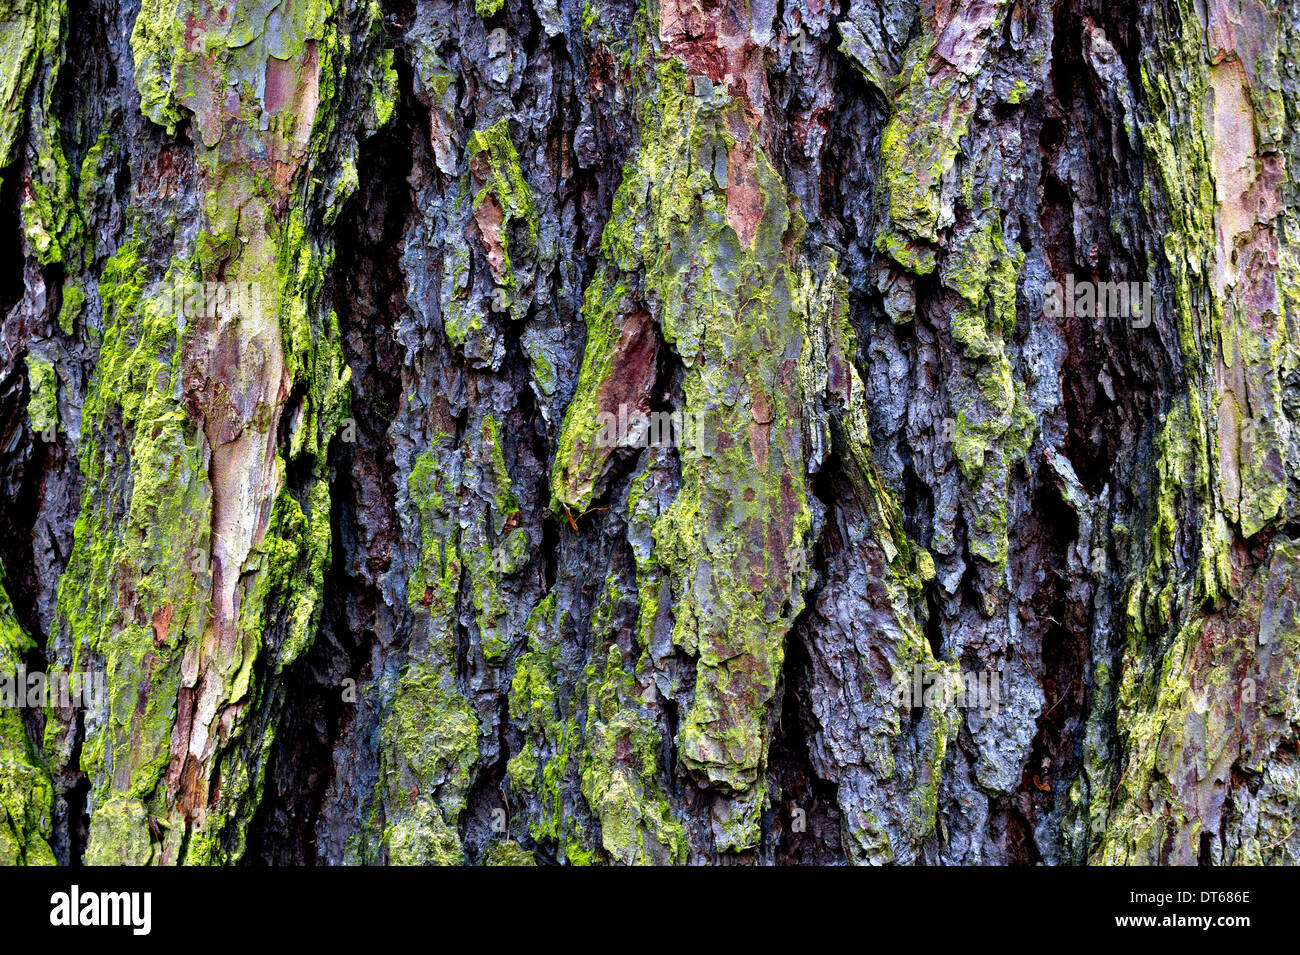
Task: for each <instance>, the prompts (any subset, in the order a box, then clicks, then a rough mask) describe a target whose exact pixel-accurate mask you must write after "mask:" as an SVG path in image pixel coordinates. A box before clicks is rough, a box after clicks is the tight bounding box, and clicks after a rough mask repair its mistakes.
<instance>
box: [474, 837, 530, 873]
mask: <svg viewBox="0 0 1300 955" xmlns="http://www.w3.org/2000/svg"><path fill="white" fill-rule="evenodd" d="M483 865H492V866H499V865H506V866H511V865H513V866H519V865H523V866H529V865H531V866H535V865H537V860H536V859H534V858H533V854H532V853H531V852H529V851H528V850H527V849H525V848H524V847H523V846H521V845H520V844H519V843H517V842H512V841H510V840H508V839H505V840H499V839H494V840H492V842H491V843H489V844H488V847H487V849H486V850H484V852H483Z"/></svg>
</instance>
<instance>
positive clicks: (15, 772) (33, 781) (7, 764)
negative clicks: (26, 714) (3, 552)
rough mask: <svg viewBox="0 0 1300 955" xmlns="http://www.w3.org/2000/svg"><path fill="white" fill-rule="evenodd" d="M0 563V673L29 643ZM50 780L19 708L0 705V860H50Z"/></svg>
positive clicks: (12, 666)
mask: <svg viewBox="0 0 1300 955" xmlns="http://www.w3.org/2000/svg"><path fill="white" fill-rule="evenodd" d="M31 647H32V640H31V638H30V637H28V636H27V634H26V632H25V631H24V630H23V628H22V626H21V625H20V624H19V622H18V619H17V617H16V616H15V615H14V608H13V604H12V603H11V602H10V600H9V594H8V592H7V590H6V584H5V574H4V568H3V567H0V675H6V676H8V677H9V678H10V679H12V678H13V677H14V675H15V674H16V673H17V671H18V668H19V665H20V664H21V662H22V654H23V653H24V652H26V651H27V650H29V649H31ZM53 831H54V785H53V782H52V781H51V779H50V774H49V770H48V769H47V768H46V765H45V762H44V760H42V759H41V756H40V753H39V752H37V751H36V749H35V748H34V747H33V746H32V744H31V740H30V739H29V738H28V736H27V730H26V728H25V727H24V726H23V717H22V712H21V711H20V710H18V709H15V708H11V707H8V706H3V705H0V865H5V866H15V865H54V864H55V860H54V853H53V852H52V851H51V849H50V845H49V839H50V838H51V837H52V836H53Z"/></svg>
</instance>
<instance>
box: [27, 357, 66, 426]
mask: <svg viewBox="0 0 1300 955" xmlns="http://www.w3.org/2000/svg"><path fill="white" fill-rule="evenodd" d="M27 388H28V398H27V418H28V420H29V421H31V425H32V431H34V432H36V433H37V434H42V433H45V432H47V431H48V432H50V433H53V432H54V431H56V430H58V427H59V377H58V373H57V372H56V371H55V370H54V366H53V365H52V364H50V362H48V361H46V360H45V359H44V358H41V357H40V356H39V355H35V354H31V353H29V354H28V355H27Z"/></svg>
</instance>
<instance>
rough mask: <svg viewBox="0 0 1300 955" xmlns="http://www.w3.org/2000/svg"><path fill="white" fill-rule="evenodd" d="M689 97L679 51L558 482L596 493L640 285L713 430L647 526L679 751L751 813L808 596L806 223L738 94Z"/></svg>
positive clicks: (596, 294) (618, 213)
mask: <svg viewBox="0 0 1300 955" xmlns="http://www.w3.org/2000/svg"><path fill="white" fill-rule="evenodd" d="M693 93H694V91H693V85H692V83H691V82H690V80H689V79H688V77H687V76H686V73H685V69H684V68H683V66H682V65H681V64H680V63H679V62H677V61H675V60H670V61H667V62H663V63H660V64H657V65H656V66H655V67H654V68H653V72H652V74H651V81H650V82H649V83H648V85H647V87H646V90H645V94H644V97H643V99H642V100H641V101H640V102H639V104H638V106H639V115H640V119H641V123H642V135H641V142H640V145H639V149H638V152H637V154H636V158H635V159H634V160H633V161H632V162H631V163H630V164H629V166H628V167H627V168H626V169H625V170H624V178H623V184H622V186H621V187H620V188H619V190H618V192H617V193H616V194H615V197H614V204H613V210H612V214H611V216H610V220H609V222H608V224H607V226H606V228H605V231H604V233H603V235H602V238H601V249H602V255H603V259H604V265H603V268H602V270H601V271H600V272H598V275H597V278H596V279H595V280H594V282H593V284H592V286H591V287H590V288H589V289H588V290H587V297H586V301H585V305H584V314H585V316H586V317H587V321H588V329H589V333H588V346H587V351H586V354H585V356H584V361H583V372H582V375H581V377H580V382H579V389H578V393H577V394H576V395H575V397H574V403H573V405H572V406H571V410H570V412H569V414H567V415H566V421H565V429H564V432H563V435H562V443H561V447H560V453H559V455H558V456H557V465H556V469H555V471H553V473H552V489H553V493H554V496H555V498H556V500H558V501H560V502H566V501H568V502H572V503H579V502H583V501H586V500H589V499H590V494H591V484H592V474H593V473H594V472H595V471H596V468H594V467H593V466H592V462H593V460H594V456H593V455H591V454H590V453H589V452H588V451H586V450H584V448H586V447H589V446H590V442H589V441H588V440H587V437H588V436H589V433H590V430H591V429H592V428H593V427H594V425H595V421H594V417H595V416H594V415H593V414H591V409H592V408H593V407H594V400H595V391H596V389H597V388H598V387H599V382H601V381H602V379H603V375H604V371H603V369H605V368H606V367H608V365H607V363H608V362H609V360H610V349H611V348H612V346H613V343H614V342H616V341H617V335H618V323H617V322H615V321H613V318H614V316H616V315H618V314H619V312H620V309H621V308H622V307H623V306H622V304H621V302H620V299H621V298H622V296H623V295H624V294H625V290H629V289H633V288H639V290H640V291H639V294H638V297H639V298H640V299H641V300H642V302H643V305H644V307H646V308H647V309H648V310H649V311H650V313H651V314H652V315H653V316H654V317H655V319H656V320H657V322H658V325H659V328H660V330H661V332H662V334H663V338H664V340H665V341H666V342H667V343H668V344H669V346H671V347H672V348H674V349H675V350H676V352H677V353H678V355H679V356H680V357H681V360H682V362H683V364H684V366H685V369H686V372H685V376H684V380H683V393H684V409H683V410H684V411H685V412H686V413H687V414H690V415H692V416H698V418H697V420H700V421H702V422H703V433H704V439H703V444H704V446H703V447H702V448H701V449H698V450H699V452H700V453H698V454H686V455H683V461H682V487H681V491H680V493H679V494H678V496H677V498H676V500H675V501H674V502H673V504H672V505H671V507H670V508H669V509H668V510H667V512H665V513H663V514H662V515H660V516H659V518H658V519H657V521H656V524H655V527H654V531H653V542H654V543H653V547H654V559H655V560H656V561H657V562H658V563H659V564H660V565H661V566H662V567H663V569H664V571H665V572H666V578H667V580H668V582H669V584H670V586H671V587H672V588H673V592H674V597H675V602H676V606H677V608H678V612H677V617H676V620H675V623H674V628H673V639H674V641H675V642H676V643H677V644H678V645H680V646H681V647H682V648H683V649H684V651H685V652H686V653H688V654H691V655H694V656H696V657H697V668H696V686H695V693H694V701H693V703H692V705H691V706H690V707H689V708H688V710H687V712H686V714H685V719H684V720H683V723H682V726H681V730H680V735H679V751H680V754H681V758H682V761H683V763H684V764H685V765H686V766H687V767H688V768H690V769H692V770H694V771H696V772H698V773H699V774H701V775H702V776H703V777H704V778H706V779H707V780H709V781H710V782H711V783H713V784H715V785H718V786H720V787H723V788H724V789H725V790H728V791H730V792H733V793H739V794H743V795H741V796H740V797H738V801H737V806H739V805H740V804H741V803H744V804H746V805H748V806H750V807H751V810H752V808H753V807H756V806H757V805H759V804H760V803H761V795H756V794H758V793H759V791H760V790H761V776H762V767H763V765H764V763H765V759H766V751H767V728H766V727H767V722H768V720H767V717H768V712H767V709H768V704H769V703H770V701H771V699H772V696H773V694H774V692H775V686H776V681H777V678H778V674H779V672H780V668H781V664H782V659H783V655H784V639H785V634H786V632H787V630H788V629H789V626H790V624H791V622H792V621H793V619H794V617H795V616H796V615H797V614H798V613H799V611H800V609H801V608H802V606H803V596H802V588H803V583H804V580H805V576H806V569H805V567H804V565H803V563H802V553H803V550H804V547H805V539H806V537H807V535H808V532H809V528H810V524H811V518H810V512H809V510H808V507H807V503H806V490H805V488H804V485H803V474H804V466H803V448H802V422H801V420H800V417H799V412H798V409H800V408H801V407H802V406H803V395H802V392H801V391H800V385H799V383H798V381H797V380H796V379H794V378H793V377H792V376H789V375H787V374H786V373H785V372H784V371H783V369H784V368H787V367H789V366H788V365H787V364H786V363H787V362H797V361H798V358H799V355H800V350H801V347H802V326H801V318H800V316H799V315H798V313H797V312H796V311H795V310H794V309H793V308H792V304H791V299H792V271H791V264H792V263H791V259H790V256H789V254H788V253H787V251H786V250H787V249H788V248H790V247H792V246H793V247H797V245H798V240H799V238H800V236H801V233H802V228H803V224H802V222H801V221H800V220H799V219H798V217H797V215H794V214H792V212H791V204H790V203H789V201H788V196H787V193H786V190H785V188H784V185H783V184H782V182H781V179H780V176H779V175H778V174H777V173H776V171H775V170H774V169H773V168H772V166H771V164H770V163H769V161H768V159H767V157H766V156H765V154H764V153H763V150H762V145H761V142H760V141H759V139H758V137H757V135H756V134H755V133H754V132H753V130H752V129H751V128H750V126H749V124H748V121H747V119H746V117H745V114H744V110H743V107H742V106H741V104H739V103H737V102H733V101H731V100H729V99H728V98H727V97H726V95H725V93H723V92H722V91H721V90H720V89H715V90H714V93H713V96H712V97H711V98H707V99H706V98H705V97H702V96H696V95H693ZM732 163H746V164H747V168H746V169H745V176H746V177H748V181H752V182H753V184H754V188H755V190H756V193H755V194H753V196H752V202H753V204H754V206H756V207H757V209H758V213H757V214H756V215H755V214H754V213H753V212H752V211H750V210H752V209H753V206H751V207H750V208H749V210H746V211H744V212H742V211H741V208H740V206H739V205H738V204H737V202H736V200H737V198H738V197H736V196H735V195H734V194H733V196H731V197H729V196H728V194H727V191H726V188H725V187H724V186H722V185H720V183H722V182H725V181H732V182H737V181H738V180H737V178H734V177H732V176H730V175H728V176H727V177H725V178H723V177H720V176H719V174H717V172H716V170H719V169H722V168H725V167H726V166H728V165H729V164H732ZM736 188H739V186H737V187H736ZM729 206H730V208H729ZM729 212H730V216H729V214H728V213H729ZM737 229H739V230H740V231H737ZM741 817H743V819H744V822H743V823H742V824H739V825H738V827H737V829H736V830H735V833H734V835H735V841H734V842H730V843H729V844H728V845H727V846H725V847H724V848H736V849H740V848H745V847H748V846H749V845H752V844H753V843H754V842H755V841H756V840H757V837H758V830H757V814H756V813H755V812H753V811H750V810H747V811H745V812H744V813H741V814H740V815H739V816H738V818H741Z"/></svg>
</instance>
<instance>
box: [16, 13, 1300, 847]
mask: <svg viewBox="0 0 1300 955" xmlns="http://www.w3.org/2000/svg"><path fill="white" fill-rule="evenodd" d="M6 4H7V6H8V8H9V9H7V10H6V13H7V14H8V16H7V17H6V19H5V20H4V22H3V23H2V24H0V54H2V56H3V71H4V72H3V87H2V88H0V93H2V94H3V95H0V175H2V177H3V183H2V185H0V208H3V210H4V213H5V215H6V216H8V217H10V218H6V219H5V220H4V222H5V225H4V229H3V236H2V238H0V316H2V317H3V346H4V347H3V348H2V349H0V495H2V496H3V503H2V505H0V565H2V567H3V577H0V671H3V672H6V673H15V674H17V672H18V671H19V670H20V669H22V668H25V670H26V671H27V672H29V673H31V672H38V671H39V672H44V673H46V674H54V673H56V672H62V671H65V670H66V671H73V672H76V673H81V674H88V675H90V676H91V677H93V676H95V675H100V676H102V685H103V692H102V693H100V694H97V695H96V694H88V695H87V699H85V700H83V701H82V702H81V704H80V705H77V701H75V700H74V701H73V705H55V704H53V703H49V702H48V701H46V704H45V705H38V706H31V705H28V706H21V705H11V706H9V707H7V708H4V709H0V765H2V766H3V775H2V776H0V804H2V805H3V812H0V862H8V863H14V862H20V863H21V862H25V863H47V862H54V861H58V862H60V863H78V862H83V863H92V864H93V863H117V862H125V863H136V864H144V863H154V864H175V863H236V862H241V861H243V862H253V863H298V864H303V863H308V864H309V863H322V864H339V863H396V864H409V863H461V862H467V863H481V864H530V865H531V864H534V863H555V862H561V863H563V862H568V863H573V864H585V863H686V862H692V863H698V862H713V863H727V862H739V863H763V864H787V863H835V862H852V863H934V864H990V863H992V864H1007V863H1051V864H1056V863H1084V862H1094V863H1170V864H1193V863H1213V864H1228V863H1237V864H1240V863H1295V862H1297V861H1300V833H1297V831H1296V829H1297V824H1298V823H1300V754H1298V752H1297V743H1298V737H1300V694H1298V692H1297V681H1298V680H1300V344H1298V343H1300V312H1298V309H1300V272H1298V271H1297V269H1298V266H1297V257H1296V253H1297V247H1298V246H1297V243H1300V223H1298V221H1297V211H1298V210H1300V189H1298V187H1297V177H1296V176H1293V172H1294V171H1295V169H1296V167H1297V164H1298V163H1300V116H1298V115H1297V110H1300V65H1298V64H1300V59H1298V58H1297V57H1298V56H1300V27H1298V26H1297V23H1300V3H1297V2H1294V0H1279V2H1274V0H1268V2H1263V0H1209V2H1207V3H1193V2H1192V0H1140V2H1136V3H1134V4H1132V5H1131V6H1128V5H1116V4H1113V3H1106V2H1103V0H1059V2H1056V3H1050V2H1047V0H1038V2H1034V0H973V2H968V3H950V2H947V0H935V2H928V0H927V2H912V0H847V2H844V3H840V4H831V5H823V4H821V3H818V2H812V0H789V2H786V3H784V4H767V3H757V2H755V3H752V4H751V3H747V2H745V0H699V2H687V0H663V2H662V3H660V4H658V5H656V4H655V3H653V2H651V3H646V4H645V5H640V4H638V3H636V2H633V0H586V2H584V3H582V4H579V3H577V2H576V0H476V2H474V3H470V2H469V0H381V2H373V3H369V4H362V3H340V2H338V0H312V2H307V0H268V2H266V3H249V4H242V5H238V6H234V5H223V4H219V3H218V4H215V5H213V4H209V3H205V2H201V0H141V3H140V4H139V5H137V4H136V3H135V2H134V0H6ZM20 273H21V281H20ZM647 425H648V426H647ZM89 683H90V685H94V683H95V681H94V679H90V680H89ZM12 684H13V681H11V682H10V685H11V686H12ZM17 702H18V703H19V704H21V703H22V701H21V700H18V701H17Z"/></svg>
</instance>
